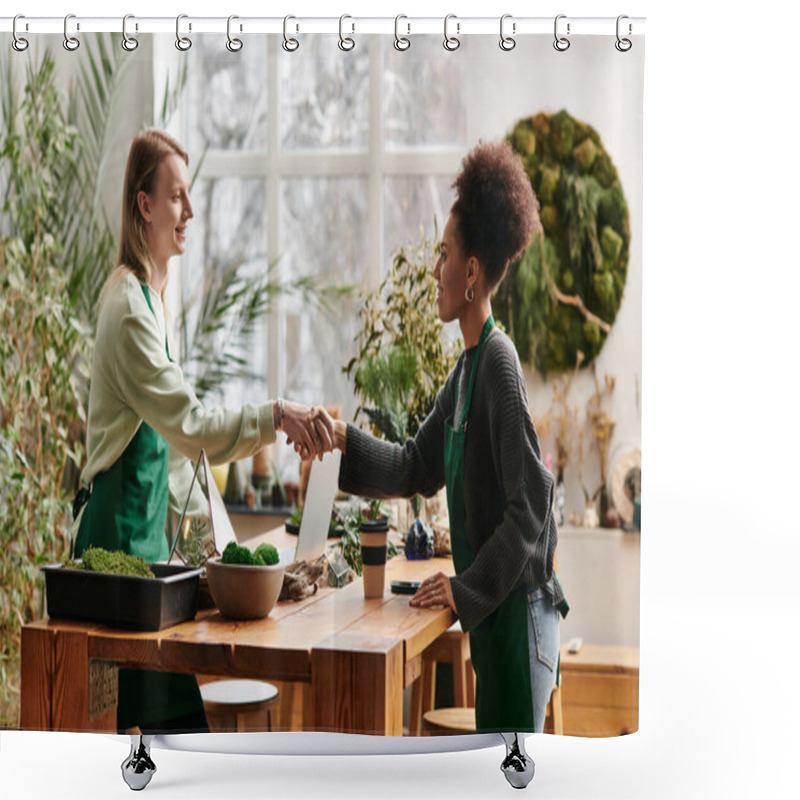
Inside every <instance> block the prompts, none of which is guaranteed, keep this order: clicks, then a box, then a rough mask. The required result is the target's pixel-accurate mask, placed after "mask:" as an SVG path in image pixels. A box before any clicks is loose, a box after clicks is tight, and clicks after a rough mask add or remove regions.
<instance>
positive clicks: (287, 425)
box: [283, 400, 333, 460]
mask: <svg viewBox="0 0 800 800" xmlns="http://www.w3.org/2000/svg"><path fill="white" fill-rule="evenodd" d="M317 411H318V409H316V408H313V407H312V408H308V407H307V406H303V405H300V404H299V403H291V402H289V401H288V400H286V401H284V404H283V431H284V432H285V433H286V438H287V442H288V443H289V444H294V449H295V450H296V451H297V452H298V453H300V457H301V458H302V459H303V460H306V459H309V458H314V457H315V456H318V457H319V459H320V460H322V456H323V454H324V453H328V452H330V451H331V450H333V430H332V426H328V425H327V424H326V421H325V419H324V418H320V417H319V415H318V414H317V413H316V412H317ZM328 419H330V417H328Z"/></svg>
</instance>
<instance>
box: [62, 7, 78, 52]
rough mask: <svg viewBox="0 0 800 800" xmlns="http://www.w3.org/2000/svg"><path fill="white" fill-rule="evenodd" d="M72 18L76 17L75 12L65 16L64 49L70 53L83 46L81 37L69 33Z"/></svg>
mask: <svg viewBox="0 0 800 800" xmlns="http://www.w3.org/2000/svg"><path fill="white" fill-rule="evenodd" d="M71 19H75V15H74V14H67V16H66V17H64V49H65V50H69V51H70V53H72V52H74V51H75V50H77V49H78V48H79V47H80V46H81V42H80V39H78V38H77V37H75V36H70V35H69V31H68V29H67V26H68V25H69V21H70V20H71ZM78 30H80V26H78Z"/></svg>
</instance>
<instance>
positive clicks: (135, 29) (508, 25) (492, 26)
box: [0, 14, 645, 36]
mask: <svg viewBox="0 0 800 800" xmlns="http://www.w3.org/2000/svg"><path fill="white" fill-rule="evenodd" d="M234 20H235V21H234ZM122 24H123V23H122V17H82V16H79V15H72V14H71V15H69V17H68V22H67V21H66V20H65V18H64V17H36V16H30V17H28V16H22V15H20V16H19V18H18V19H17V28H16V30H17V33H18V34H20V35H22V34H39V33H64V32H65V25H67V26H68V29H69V34H70V35H75V34H80V33H102V32H117V31H118V32H120V33H122ZM231 24H232V28H231V29H232V30H233V31H234V32H235V33H237V34H240V33H245V34H247V33H253V34H257V33H261V34H264V33H277V34H282V33H284V32H285V30H288V32H289V33H290V34H292V35H294V34H304V33H331V34H339V33H341V32H344V33H345V34H347V35H351V34H359V33H383V34H396V33H399V34H400V35H402V36H413V35H414V34H439V35H441V34H443V33H444V31H445V18H444V17H410V16H405V15H401V16H399V17H397V18H395V17H356V16H350V15H345V16H344V17H342V18H341V19H340V18H339V17H304V16H290V17H286V18H285V19H284V17H233V18H232V20H231ZM502 24H503V30H504V32H505V33H506V34H508V35H513V36H520V35H525V34H542V33H545V34H550V35H553V33H554V30H555V28H556V26H557V27H558V33H559V35H560V36H563V35H570V36H574V35H587V34H588V35H610V36H613V35H615V34H618V35H621V36H636V35H642V34H644V28H645V17H627V16H624V15H623V16H622V17H621V18H617V17H570V16H568V15H565V14H559V15H558V18H557V19H556V18H555V17H513V16H511V15H508V14H506V15H504V19H503V23H502ZM228 25H229V20H228V17H195V16H192V15H190V14H187V15H181V18H180V29H181V32H182V33H184V34H187V33H190V34H195V33H222V34H224V33H227V31H228ZM447 25H448V32H449V34H450V35H458V36H461V35H470V34H495V35H497V34H498V33H499V32H500V30H501V27H500V26H501V21H500V17H499V16H498V17H458V16H457V15H450V16H449V18H448V23H447ZM176 26H177V19H176V18H175V17H136V16H129V18H128V21H127V25H126V27H127V31H128V34H134V33H140V34H141V33H170V32H171V33H175V31H176ZM285 26H287V27H286V28H285ZM13 29H14V17H0V32H6V33H11V32H12V31H13Z"/></svg>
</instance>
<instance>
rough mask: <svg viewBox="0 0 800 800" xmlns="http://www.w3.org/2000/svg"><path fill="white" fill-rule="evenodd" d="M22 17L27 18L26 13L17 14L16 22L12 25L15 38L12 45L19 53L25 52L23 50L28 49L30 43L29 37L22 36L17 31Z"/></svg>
mask: <svg viewBox="0 0 800 800" xmlns="http://www.w3.org/2000/svg"><path fill="white" fill-rule="evenodd" d="M21 19H25V15H24V14H17V16H16V17H14V23H13V25H12V27H11V33H12V35H13V36H14V38H13V39H12V40H11V46H12V47H13V48H14V49H15V50H16V51H17V52H18V53H21V52H23V50H27V49H28V44H29V42H28V40H27V39H24V38H23V37H22V36H20V35H19V34H18V33H17V22H18V21H19V20H21ZM26 27H27V25H26Z"/></svg>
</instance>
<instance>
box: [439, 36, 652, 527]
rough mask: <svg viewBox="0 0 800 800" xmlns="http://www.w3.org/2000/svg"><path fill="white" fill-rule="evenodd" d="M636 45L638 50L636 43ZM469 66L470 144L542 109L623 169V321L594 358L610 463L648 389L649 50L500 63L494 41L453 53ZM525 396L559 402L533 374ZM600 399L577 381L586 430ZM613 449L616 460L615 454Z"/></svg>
mask: <svg viewBox="0 0 800 800" xmlns="http://www.w3.org/2000/svg"><path fill="white" fill-rule="evenodd" d="M637 44H638V43H637ZM454 55H455V57H463V58H465V59H468V60H469V66H468V68H467V69H468V75H469V81H470V84H471V86H472V89H471V101H470V103H469V104H468V115H469V117H468V141H470V142H477V140H478V139H479V138H481V137H483V138H487V139H495V140H496V139H502V138H503V137H505V136H506V135H507V134H508V133H509V132H510V131H511V130H512V129H513V127H514V124H515V123H516V122H517V120H518V119H520V118H522V117H529V116H533V115H534V114H536V113H538V112H539V111H546V112H551V113H554V112H557V111H560V110H561V109H562V108H566V110H567V111H568V112H569V113H570V114H571V115H572V116H573V117H576V118H577V119H580V120H582V121H583V122H586V123H589V124H590V125H592V126H593V127H594V128H595V129H596V130H597V132H598V133H599V134H600V137H601V139H602V141H603V144H604V146H605V148H606V150H607V151H608V153H609V154H610V156H611V159H612V161H613V162H614V164H615V166H616V167H617V170H618V172H619V176H620V180H621V183H622V187H623V190H624V192H625V198H626V200H627V202H628V207H629V212H630V222H631V233H632V235H631V248H630V261H629V263H628V277H627V283H626V287H625V294H624V295H623V299H622V304H621V306H620V309H619V314H618V316H617V319H616V321H615V323H614V326H613V327H612V329H611V333H610V334H609V336H608V339H607V340H606V343H605V346H604V347H603V350H602V352H601V353H600V355H599V356H598V358H597V359H596V364H597V372H598V376H599V377H600V379H601V381H602V376H603V375H604V374H606V373H608V374H609V375H613V376H614V377H615V378H616V388H615V390H614V393H613V396H612V398H611V402H609V403H608V405H607V406H606V407H607V409H608V411H609V413H610V415H611V417H612V418H613V419H615V420H616V422H617V427H616V431H615V435H614V439H613V440H612V447H611V460H612V461H613V460H614V458H615V456H616V455H617V453H619V454H621V453H622V452H624V451H627V450H629V449H632V448H638V447H640V446H641V384H642V235H641V234H642V168H641V165H642V61H643V59H644V47H643V46H637V47H636V48H633V49H632V50H631V51H630V52H628V53H624V54H620V53H618V52H617V51H616V50H615V49H614V47H613V38H611V39H609V38H608V37H605V36H587V37H582V38H581V39H580V41H579V42H576V44H575V45H574V46H572V47H570V49H569V50H568V51H566V52H564V53H557V52H556V51H555V49H554V48H553V46H552V37H550V36H538V37H531V38H530V39H528V38H527V37H526V39H525V47H524V48H523V47H518V48H516V49H515V50H512V51H511V52H509V53H505V54H503V55H502V57H499V49H498V45H497V38H496V37H493V36H472V37H465V38H464V39H463V41H462V44H461V47H460V48H459V50H458V51H457V52H456V53H455V54H454ZM509 64H510V65H512V66H511V69H512V70H513V71H514V72H516V71H517V70H519V71H523V72H524V73H526V74H527V80H526V81H525V85H526V88H525V90H524V91H520V85H521V82H520V81H518V80H514V81H509V79H508V73H507V72H506V70H508V69H509ZM526 377H527V381H528V396H529V401H530V404H531V409H532V413H533V415H534V417H537V416H541V415H542V414H543V413H544V412H545V411H546V410H547V409H548V408H549V406H550V404H551V402H552V399H553V390H552V379H551V380H550V381H546V380H543V379H542V378H541V377H540V376H539V375H538V373H536V372H535V370H532V369H527V370H526ZM593 392H594V382H593V379H592V375H591V373H590V372H589V371H587V370H583V371H582V372H581V373H580V374H579V375H578V377H577V378H576V380H575V381H574V383H573V387H572V390H571V392H570V405H572V406H573V407H577V408H578V409H579V414H578V420H579V424H583V421H584V419H585V408H586V400H587V399H588V398H589V396H590V395H591V394H593ZM589 442H590V440H589V439H587V440H586V443H585V446H584V450H585V452H586V461H585V466H584V483H585V484H586V487H587V489H588V490H589V491H590V492H591V491H594V490H595V489H596V488H597V487H598V486H599V485H600V470H599V466H598V463H599V462H598V458H597V456H596V455H595V453H594V452H593V451H591V450H590V444H589ZM542 449H543V452H545V453H546V452H547V451H548V450H550V451H554V447H553V439H552V436H551V437H547V438H543V441H542ZM615 451H616V452H615ZM576 465H577V438H576V440H575V443H574V455H573V457H572V460H571V463H570V464H568V466H567V469H566V474H565V482H566V489H567V513H569V511H571V510H573V509H576V510H581V511H582V509H583V505H584V503H583V493H582V491H581V488H580V484H579V482H578V474H577V468H576Z"/></svg>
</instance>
